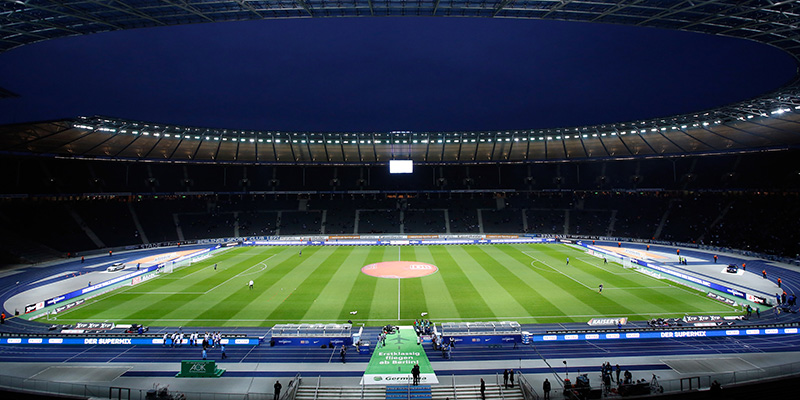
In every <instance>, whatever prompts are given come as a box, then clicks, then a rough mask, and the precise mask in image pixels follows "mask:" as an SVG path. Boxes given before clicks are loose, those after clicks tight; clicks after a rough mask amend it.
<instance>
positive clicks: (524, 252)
mask: <svg viewBox="0 0 800 400" xmlns="http://www.w3.org/2000/svg"><path fill="white" fill-rule="evenodd" d="M522 254H525V255H526V256H528V257H530V258H532V259H533V261H535V262H538V263H541V264H544V265H545V266H547V267H548V268H550V269H552V270H553V271H555V272H558V273H559V274H561V275H564V276H565V277H567V278H568V279H571V280H572V281H574V282H576V283H578V284H579V285H581V286H583V287H585V288H587V289H592V290H594V288H593V287H589V286H587V285H586V284H584V283H583V282H581V281H579V280H577V279H575V278H573V277H571V276H569V275H567V274H565V273H563V272H561V271H559V270H557V269H555V268H553V267H551V266H549V265H548V264H547V263H545V262H544V261H542V260H540V259H538V258H536V257H534V256H532V255H530V254H528V252H527V251H523V252H522Z"/></svg>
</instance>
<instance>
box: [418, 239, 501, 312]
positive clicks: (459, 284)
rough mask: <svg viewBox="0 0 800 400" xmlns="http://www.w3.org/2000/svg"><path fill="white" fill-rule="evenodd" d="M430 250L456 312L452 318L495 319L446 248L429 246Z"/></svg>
mask: <svg viewBox="0 0 800 400" xmlns="http://www.w3.org/2000/svg"><path fill="white" fill-rule="evenodd" d="M430 250H431V255H432V256H433V259H434V260H435V263H434V264H435V265H436V266H438V267H439V273H440V274H441V275H442V277H443V279H444V282H445V286H446V287H447V291H448V292H449V293H450V298H452V299H453V303H454V304H455V306H456V309H457V310H458V315H457V316H454V317H455V318H463V317H474V318H488V319H495V317H496V316H495V315H494V313H493V312H492V309H491V308H490V307H489V306H488V305H487V304H486V302H484V301H483V297H482V296H481V294H480V292H479V291H478V290H477V289H476V288H475V286H473V285H472V282H471V281H470V280H469V278H468V277H467V276H466V274H465V272H464V270H462V269H461V267H460V266H459V263H458V261H456V260H455V259H453V256H452V255H451V254H450V252H449V251H448V250H447V248H446V246H431V247H430Z"/></svg>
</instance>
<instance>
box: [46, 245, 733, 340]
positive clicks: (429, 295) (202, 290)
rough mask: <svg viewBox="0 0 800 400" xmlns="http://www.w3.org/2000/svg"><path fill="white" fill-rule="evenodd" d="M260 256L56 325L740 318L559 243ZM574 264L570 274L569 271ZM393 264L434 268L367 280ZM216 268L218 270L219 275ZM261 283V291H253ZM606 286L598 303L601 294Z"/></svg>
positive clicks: (184, 277)
mask: <svg viewBox="0 0 800 400" xmlns="http://www.w3.org/2000/svg"><path fill="white" fill-rule="evenodd" d="M300 250H301V248H300V247H290V246H286V247H272V246H264V247H259V246H253V247H238V248H234V249H231V250H227V251H224V252H221V253H219V254H216V255H214V256H212V257H210V258H208V259H206V260H203V261H199V262H196V263H194V264H192V265H189V266H184V267H180V268H176V269H175V271H174V272H172V273H169V274H161V275H160V276H159V277H157V278H155V279H151V280H149V281H146V282H143V283H141V284H138V285H134V286H125V287H123V288H120V289H117V290H114V291H112V292H109V293H106V294H104V295H101V296H99V297H96V298H93V299H91V300H88V301H87V302H86V303H85V304H83V305H81V306H79V307H76V308H74V309H71V310H68V311H66V312H64V313H62V314H59V315H58V322H59V323H73V322H94V321H108V322H115V323H140V324H145V325H153V326H220V327H223V326H264V327H267V326H272V325H274V324H277V323H343V322H345V321H347V320H352V321H353V323H365V324H366V325H372V326H374V325H384V324H387V323H394V324H399V323H408V322H410V321H413V320H414V319H417V318H421V315H422V313H427V315H426V316H425V318H428V319H431V320H433V321H436V322H445V321H466V322H469V321H493V320H512V321H518V322H520V323H554V322H586V321H588V320H589V319H591V318H597V317H627V318H629V319H633V320H643V319H650V318H654V317H677V316H683V315H684V314H686V313H688V314H719V315H733V314H737V309H736V308H733V307H730V306H727V305H725V304H723V303H721V302H718V301H715V300H710V299H708V298H706V296H705V293H704V292H701V291H697V290H693V289H690V288H687V287H684V286H681V285H678V284H676V283H674V282H670V281H667V280H659V279H656V278H653V277H651V276H648V275H645V274H642V273H639V272H636V271H634V270H632V269H626V268H623V267H622V266H621V265H619V264H616V263H611V262H609V263H608V264H604V263H603V260H602V259H600V258H596V257H592V256H590V255H588V254H586V253H584V252H582V251H580V250H576V249H574V248H571V247H569V246H567V245H561V244H546V245H545V244H525V245H511V244H508V245H465V246H460V245H447V246H314V247H303V248H302V254H301V253H300ZM567 258H569V264H568V265H567V262H566V260H567ZM390 261H413V262H415V263H427V264H432V265H435V266H436V268H438V270H437V271H436V272H434V273H432V274H430V275H427V276H423V277H416V278H403V279H398V278H385V277H375V276H370V275H367V274H365V273H363V272H362V268H363V267H364V266H367V265H370V264H374V263H381V262H390ZM215 264H216V265H217V267H216V269H215V268H214V265H215ZM251 280H252V281H253V288H252V289H251V288H250V287H249V282H250V281H251ZM601 284H602V285H603V291H602V293H599V292H598V291H599V290H598V289H599V285H601Z"/></svg>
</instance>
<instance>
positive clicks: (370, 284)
mask: <svg viewBox="0 0 800 400" xmlns="http://www.w3.org/2000/svg"><path fill="white" fill-rule="evenodd" d="M359 249H364V250H366V251H367V255H366V258H365V259H364V261H363V263H364V265H367V264H372V263H376V262H380V261H383V254H384V251H383V249H382V248H380V247H363V248H362V247H359ZM356 275H357V276H356V279H355V282H354V283H353V286H352V287H351V288H350V293H348V294H347V300H346V301H345V303H344V310H345V311H347V312H348V313H349V312H350V311H357V312H358V314H356V315H355V317H358V320H361V321H364V320H369V319H370V318H371V316H372V313H371V311H372V296H373V295H374V294H375V287H376V286H377V285H378V281H379V280H380V279H381V278H376V277H374V276H369V275H367V274H362V273H361V268H359V269H358V272H357V273H356ZM348 319H352V320H353V321H356V319H353V318H348Z"/></svg>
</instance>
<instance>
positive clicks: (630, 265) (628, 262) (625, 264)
mask: <svg viewBox="0 0 800 400" xmlns="http://www.w3.org/2000/svg"><path fill="white" fill-rule="evenodd" d="M622 268H633V263H632V262H631V258H630V257H624V256H623V257H622Z"/></svg>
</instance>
